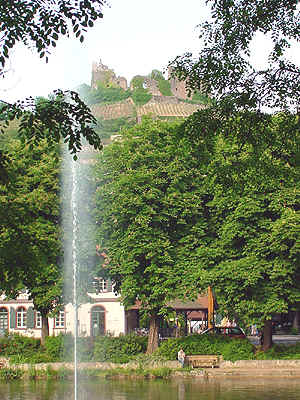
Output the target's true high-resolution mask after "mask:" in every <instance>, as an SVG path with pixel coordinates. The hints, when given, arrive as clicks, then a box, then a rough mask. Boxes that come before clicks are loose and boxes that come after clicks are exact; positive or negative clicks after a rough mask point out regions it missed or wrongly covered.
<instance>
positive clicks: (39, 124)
mask: <svg viewBox="0 0 300 400" xmlns="http://www.w3.org/2000/svg"><path fill="white" fill-rule="evenodd" d="M105 3H106V2H105V0H79V1H74V0H45V1H39V0H10V1H6V0H0V27H1V35H0V43H1V46H0V64H1V65H2V69H0V76H1V77H4V76H5V74H6V73H7V70H8V68H7V62H8V60H9V57H10V54H11V51H12V50H13V49H14V47H15V46H16V45H17V44H18V43H23V44H25V45H26V46H27V47H29V48H30V49H33V50H35V51H36V52H37V53H38V54H39V56H40V57H41V58H43V57H44V58H45V59H46V61H47V60H48V56H49V55H50V51H51V49H53V48H54V47H55V46H56V43H57V41H58V40H59V38H60V37H63V36H70V35H71V34H73V35H74V36H75V37H76V38H78V39H79V40H80V42H83V40H84V34H85V32H86V31H87V29H88V28H91V27H92V26H93V25H94V22H95V21H96V20H97V19H99V18H102V16H103V14H102V8H103V6H104V4H105ZM0 102H1V107H2V108H1V111H2V113H1V121H3V124H5V123H8V121H11V120H13V119H15V118H17V119H19V120H20V121H21V123H20V125H19V133H20V135H21V136H22V137H23V138H25V139H26V140H28V141H30V142H31V143H34V144H36V143H37V142H39V141H41V140H43V139H44V138H46V139H47V140H48V143H49V145H53V144H54V143H58V142H59V141H60V140H61V138H63V139H64V141H65V142H67V143H68V146H69V150H70V151H71V153H72V154H75V157H76V153H77V152H78V151H79V150H80V149H81V148H82V142H81V140H82V137H84V138H85V139H86V140H87V141H88V142H89V143H90V144H91V145H93V146H94V147H95V148H100V147H101V141H100V138H99V137H98V135H97V134H96V132H95V131H94V130H93V129H92V124H94V123H96V119H95V118H94V117H93V115H92V114H91V112H90V110H89V108H88V107H87V106H86V105H85V104H84V103H83V102H82V101H81V100H80V98H79V96H78V94H77V93H76V92H74V91H61V90H56V91H54V93H53V95H52V96H51V97H50V98H49V99H48V100H47V101H43V102H36V101H35V100H34V99H32V98H31V97H28V98H27V99H25V100H22V101H17V102H15V103H13V104H10V103H7V102H6V101H5V99H1V101H0ZM3 124H2V125H3ZM0 156H1V157H0V169H2V170H4V169H5V167H6V161H7V159H6V157H5V153H3V151H2V152H1V154H0Z"/></svg>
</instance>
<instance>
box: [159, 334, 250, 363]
mask: <svg viewBox="0 0 300 400" xmlns="http://www.w3.org/2000/svg"><path fill="white" fill-rule="evenodd" d="M180 348H182V349H183V350H184V352H185V354H186V355H193V354H219V355H222V356H223V357H224V360H230V361H236V360H251V359H253V358H254V346H253V345H252V344H251V343H250V342H249V341H248V340H245V339H231V338H229V337H223V336H218V335H191V336H187V337H181V338H172V339H168V340H166V341H165V342H163V343H162V344H161V346H160V347H159V349H158V350H157V354H159V355H161V356H164V357H166V358H167V359H169V360H176V359H177V353H178V351H179V350H180Z"/></svg>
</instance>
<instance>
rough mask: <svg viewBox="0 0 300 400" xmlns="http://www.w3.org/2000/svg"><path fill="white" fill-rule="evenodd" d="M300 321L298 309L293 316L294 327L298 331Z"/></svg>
mask: <svg viewBox="0 0 300 400" xmlns="http://www.w3.org/2000/svg"><path fill="white" fill-rule="evenodd" d="M299 322H300V311H299V310H296V311H295V315H294V318H293V328H294V329H297V331H299Z"/></svg>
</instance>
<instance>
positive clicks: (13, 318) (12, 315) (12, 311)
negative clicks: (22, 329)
mask: <svg viewBox="0 0 300 400" xmlns="http://www.w3.org/2000/svg"><path fill="white" fill-rule="evenodd" d="M9 327H10V328H11V329H14V328H15V327H16V310H15V309H14V308H13V307H10V310H9Z"/></svg>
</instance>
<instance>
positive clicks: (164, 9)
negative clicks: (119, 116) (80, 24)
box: [0, 0, 209, 101]
mask: <svg viewBox="0 0 300 400" xmlns="http://www.w3.org/2000/svg"><path fill="white" fill-rule="evenodd" d="M208 15H209V12H208V10H207V9H206V7H205V2H204V1H203V0H202V1H201V0H188V1H187V2H186V3H184V5H183V2H182V0H152V1H151V2H149V1H145V0H126V1H125V0H110V8H108V7H106V8H105V9H104V18H103V19H102V20H101V21H99V22H97V23H96V25H95V26H94V27H93V28H91V29H90V30H89V31H88V33H87V34H86V36H85V41H84V42H83V44H81V43H80V42H79V41H78V40H76V39H74V38H70V39H66V38H63V39H61V40H60V41H59V42H58V45H57V47H56V48H55V49H53V51H52V53H51V55H50V57H49V63H48V64H46V63H45V61H44V60H43V59H40V58H39V57H38V56H37V55H36V54H35V53H33V52H30V50H28V49H26V48H25V47H22V46H19V47H18V48H17V49H16V50H15V51H14V54H13V56H12V57H11V62H10V68H11V72H10V73H9V74H7V76H6V78H5V79H2V81H1V82H0V98H1V99H3V100H6V101H13V100H16V99H20V98H24V97H26V96H28V95H31V96H41V95H42V96H47V95H48V94H49V93H50V92H51V91H52V90H53V89H57V88H62V89H73V88H75V87H76V86H78V85H79V84H81V83H87V84H90V82H91V69H92V62H93V61H99V60H100V59H101V60H102V62H103V64H105V65H107V66H108V67H109V68H112V69H114V71H115V73H116V74H117V75H118V76H125V77H126V78H127V80H128V81H130V80H131V79H132V77H133V76H135V75H138V74H139V75H147V74H148V73H150V72H151V71H152V69H159V70H163V69H165V68H166V67H167V65H168V62H169V61H171V60H172V59H174V58H175V57H176V56H177V55H181V54H183V53H184V52H186V51H192V52H195V51H196V52H197V51H198V49H199V39H198V33H197V29H196V26H197V25H198V24H199V23H200V22H201V20H203V19H205V18H206V17H207V16H208Z"/></svg>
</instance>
